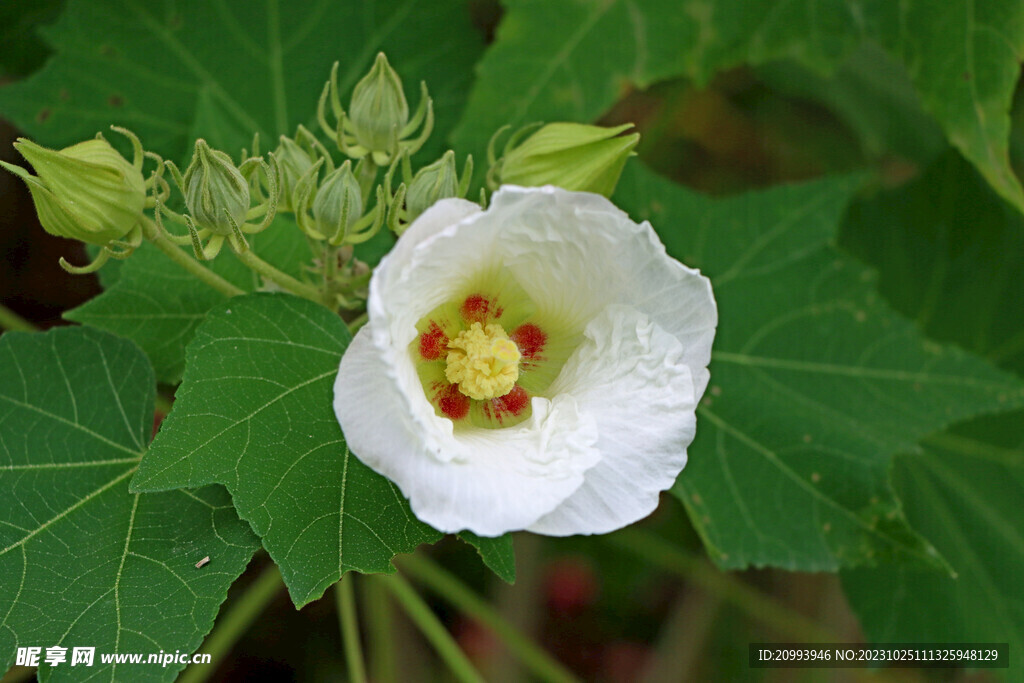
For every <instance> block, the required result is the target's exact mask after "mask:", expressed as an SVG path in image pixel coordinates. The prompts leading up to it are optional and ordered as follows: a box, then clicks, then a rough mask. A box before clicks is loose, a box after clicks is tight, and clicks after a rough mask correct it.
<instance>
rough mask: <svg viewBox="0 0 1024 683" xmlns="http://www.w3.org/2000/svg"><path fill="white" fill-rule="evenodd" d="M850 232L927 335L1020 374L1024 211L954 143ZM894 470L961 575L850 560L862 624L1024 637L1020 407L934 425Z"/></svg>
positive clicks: (911, 505) (926, 529)
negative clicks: (858, 566) (938, 429)
mask: <svg viewBox="0 0 1024 683" xmlns="http://www.w3.org/2000/svg"><path fill="white" fill-rule="evenodd" d="M842 237H843V239H842V244H843V245H844V246H846V247H847V248H849V249H851V250H852V251H854V252H855V253H857V254H858V255H860V256H861V257H862V258H864V259H865V260H866V261H868V262H870V263H871V264H872V265H875V266H876V267H878V268H879V271H880V275H881V276H880V281H879V289H880V291H881V292H882V294H883V295H884V296H885V297H886V298H887V299H888V300H889V301H890V302H892V304H893V306H895V307H896V308H897V309H899V310H900V311H902V312H903V313H905V314H907V315H909V316H913V317H914V318H915V319H916V321H917V323H918V325H919V326H921V327H922V328H923V329H924V330H926V331H927V332H928V333H929V334H930V335H932V336H934V337H937V338H940V339H947V340H950V341H954V342H956V343H958V344H960V345H961V346H964V347H965V348H968V349H971V350H972V351H975V352H977V353H979V354H981V355H984V356H986V357H988V358H989V359H990V360H992V361H993V362H997V363H1000V364H1001V365H1003V366H1004V367H1006V368H1010V369H1013V370H1015V371H1017V372H1018V373H1024V297H1022V290H1021V287H1020V281H1019V274H1020V272H1021V269H1022V268H1024V217H1021V215H1020V214H1019V213H1018V212H1017V211H1016V210H1014V209H1013V208H1012V207H1010V206H1008V205H1007V204H1005V203H1004V202H1002V201H1001V200H1000V199H999V198H998V197H997V196H996V195H995V193H993V192H992V191H991V189H990V188H989V187H988V186H987V185H986V184H985V182H984V181H983V179H982V178H980V177H979V175H978V173H977V172H976V171H975V170H974V169H973V168H972V167H971V166H970V165H969V164H968V163H967V162H965V161H964V160H962V159H961V158H959V157H958V156H957V155H948V156H947V157H946V158H943V159H940V160H939V161H938V162H936V163H935V164H933V165H932V166H931V167H929V168H928V169H927V171H926V172H925V173H924V174H923V175H922V176H921V177H920V178H918V179H916V180H915V181H913V182H911V183H908V184H907V185H906V186H904V187H902V188H899V189H896V190H890V191H886V192H880V193H878V194H877V195H876V196H874V197H871V198H869V199H865V200H862V201H858V202H856V203H855V204H854V205H853V206H852V207H851V209H850V211H849V213H848V216H847V221H846V224H845V225H844V229H843V234H842ZM893 480H894V482H895V487H896V490H897V493H898V494H899V496H900V498H901V499H902V500H903V504H904V508H905V509H906V514H907V517H908V519H909V520H910V522H911V523H912V524H913V525H914V527H915V528H916V529H918V530H920V531H921V533H922V534H923V535H924V536H925V537H927V538H928V539H930V540H931V541H932V542H933V543H934V544H935V546H936V547H937V548H938V549H939V551H940V552H942V553H943V554H944V555H945V556H946V557H947V558H949V561H950V564H951V565H952V568H953V570H955V572H956V574H957V578H951V577H950V576H948V575H944V574H939V573H925V572H920V571H915V570H913V569H909V568H891V567H881V568H878V569H872V570H867V569H865V570H857V571H851V572H844V574H843V586H844V588H845V590H846V593H847V596H848V598H849V600H850V603H851V605H852V606H853V607H854V609H855V610H856V611H857V612H858V613H859V614H860V616H861V621H862V624H863V626H864V630H865V632H866V633H867V635H868V636H869V637H870V638H871V639H872V640H877V641H898V640H904V641H917V642H923V641H929V640H931V641H935V642H956V641H974V642H981V641H986V640H988V641H995V642H1005V641H1009V642H1011V643H1020V642H1022V639H1024V592H1022V590H1021V588H1020V585H1019V584H1020V582H1019V581H1018V580H1016V579H1015V577H1018V576H1020V574H1021V573H1022V572H1024V554H1022V552H1021V548H1022V547H1024V543H1022V539H1024V519H1022V517H1021V515H1020V501H1021V499H1022V497H1024V414H1022V413H1020V412H1016V413H1009V414H1006V415H1001V416H997V417H995V418H986V419H980V420H976V421H974V422H971V423H969V424H965V425H961V426H957V427H955V428H954V429H951V430H949V431H947V432H942V433H939V434H936V435H932V436H929V437H927V438H926V440H925V441H924V449H923V451H922V452H921V453H919V454H915V455H907V456H902V457H899V458H897V459H896V462H895V467H894V470H893ZM1011 656H1012V657H1019V656H1020V653H1019V652H1018V651H1014V653H1013V654H1012V655H1011ZM1015 661H1016V660H1015ZM1014 673H1015V674H1016V675H1017V678H1016V680H1024V679H1022V678H1021V676H1020V674H1019V669H1018V670H1016V671H1014Z"/></svg>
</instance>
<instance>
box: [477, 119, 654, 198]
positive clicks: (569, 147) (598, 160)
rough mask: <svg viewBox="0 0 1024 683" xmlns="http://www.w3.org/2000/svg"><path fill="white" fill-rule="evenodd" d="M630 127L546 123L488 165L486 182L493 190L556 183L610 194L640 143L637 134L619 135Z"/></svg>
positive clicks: (625, 125) (631, 125)
mask: <svg viewBox="0 0 1024 683" xmlns="http://www.w3.org/2000/svg"><path fill="white" fill-rule="evenodd" d="M632 127H633V124H631V123H627V124H624V125H621V126H616V127H614V128H604V127H601V126H588V125H584V124H581V123H549V124H548V125H546V126H543V127H541V128H540V129H539V130H537V131H536V132H535V133H533V135H531V136H530V137H528V138H527V139H526V140H524V141H523V142H522V143H521V144H519V145H516V146H515V147H514V148H513V149H511V150H510V149H507V148H506V150H505V154H504V156H503V158H502V159H501V160H499V161H498V162H497V163H496V164H495V166H494V167H492V169H491V173H490V174H489V182H490V184H491V185H492V186H494V187H496V186H497V185H506V184H511V185H525V186H528V187H536V186H540V185H558V186H559V187H564V188H565V189H567V190H580V191H584V192H596V193H597V194H603V195H604V196H606V197H608V196H611V194H612V192H614V191H615V185H616V184H617V183H618V182H619V176H620V175H622V169H623V167H624V166H625V165H626V160H627V159H628V158H629V157H630V156H632V155H633V149H634V148H635V147H636V145H637V143H638V142H639V141H640V134H639V133H632V134H630V135H622V136H620V135H619V133H621V132H623V131H625V130H627V129H629V128H632ZM514 137H515V136H513V139H514Z"/></svg>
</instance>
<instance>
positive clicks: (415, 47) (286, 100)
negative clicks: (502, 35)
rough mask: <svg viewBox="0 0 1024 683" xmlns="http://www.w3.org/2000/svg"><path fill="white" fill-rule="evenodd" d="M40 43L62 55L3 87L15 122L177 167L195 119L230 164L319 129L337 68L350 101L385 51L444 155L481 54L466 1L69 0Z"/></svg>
mask: <svg viewBox="0 0 1024 683" xmlns="http://www.w3.org/2000/svg"><path fill="white" fill-rule="evenodd" d="M43 38H44V39H45V40H46V42H47V43H49V45H50V46H51V47H52V48H53V49H54V50H55V52H56V55H55V56H54V57H53V58H52V59H51V60H50V61H49V62H48V63H47V65H46V66H45V68H43V69H42V70H41V71H39V72H38V73H36V74H35V75H34V76H33V77H32V78H29V79H27V80H25V81H23V82H20V83H15V84H12V85H10V86H7V87H5V88H3V90H2V92H0V112H2V113H3V115H4V116H5V117H6V118H8V119H9V120H11V121H13V122H14V123H15V124H16V125H17V126H18V127H19V128H20V129H21V130H23V131H24V132H25V133H26V134H27V135H29V136H31V137H32V138H34V139H36V140H37V141H38V142H41V143H43V144H46V145H49V146H64V145H67V144H70V143H73V142H77V141H79V140H82V139H87V138H90V137H92V136H93V135H95V133H96V131H97V130H106V129H107V127H108V126H109V125H110V124H112V123H115V124H118V125H122V126H126V127H128V128H131V129H132V130H134V131H135V132H136V133H137V134H138V135H139V136H140V137H141V138H142V140H143V142H144V143H145V145H146V147H147V149H152V150H155V151H157V152H160V153H161V154H163V155H164V156H166V157H168V158H171V159H182V158H183V157H184V156H185V155H186V153H187V152H188V151H189V150H190V148H191V142H192V140H191V139H190V135H191V134H193V133H194V132H195V128H194V123H195V122H196V120H197V119H199V118H202V120H203V121H204V122H205V124H204V125H207V126H208V129H207V130H205V131H204V132H203V133H202V134H203V135H205V136H207V137H208V141H209V142H210V144H212V145H214V146H215V147H217V146H227V147H228V149H229V151H230V152H231V153H232V154H237V153H238V149H237V144H238V143H239V142H241V143H243V144H245V145H249V144H250V143H251V140H252V136H253V133H256V132H259V133H260V138H261V139H262V140H263V144H264V148H266V147H267V146H269V147H270V148H273V147H274V146H276V140H277V137H278V135H281V134H285V133H288V134H291V133H293V132H294V130H295V126H296V125H297V124H299V123H303V124H306V125H307V127H310V128H311V129H313V128H314V127H315V123H316V118H315V113H316V104H317V100H318V98H319V96H320V91H321V89H322V88H323V85H324V82H325V81H326V80H327V78H328V76H329V75H330V69H331V64H332V63H333V62H334V61H335V60H340V61H341V69H340V75H341V85H342V90H343V92H348V91H349V90H350V89H351V87H352V86H353V85H355V83H356V81H357V80H358V79H359V78H360V77H361V76H362V75H363V74H364V73H365V72H366V71H367V70H368V69H369V67H370V64H371V63H372V61H373V58H374V56H375V55H376V53H377V52H378V51H380V50H383V51H385V52H387V54H388V58H389V59H390V60H391V63H392V64H393V65H394V66H395V68H396V69H397V70H398V72H399V74H400V75H401V76H402V78H403V80H404V83H405V86H406V91H407V93H408V94H409V95H410V96H412V101H413V103H414V105H413V106H415V103H416V102H418V84H419V81H420V80H426V81H427V83H428V86H429V87H430V92H431V96H432V97H433V99H434V107H435V111H436V114H437V123H436V128H435V130H436V132H435V134H434V136H433V138H432V140H431V142H430V143H429V147H428V148H427V150H426V151H425V152H424V155H429V154H439V153H440V151H441V144H442V142H443V140H444V137H445V135H446V134H447V131H448V130H449V129H450V128H451V126H452V125H453V123H454V121H455V118H456V117H457V116H458V112H459V110H460V109H461V107H462V103H463V102H464V100H465V93H466V91H467V89H468V88H467V87H468V83H469V80H470V73H471V72H470V69H471V67H472V65H473V63H474V62H475V61H476V58H477V56H478V55H479V53H480V49H481V45H480V39H479V37H478V36H477V35H476V33H475V32H474V30H473V29H472V26H471V25H470V22H469V14H468V11H467V8H466V7H465V4H464V3H461V2H458V1H457V0H442V1H440V2H431V3H419V2H415V1H414V0H385V1H383V2H376V3H373V4H364V3H344V2H329V1H328V0H321V1H320V2H317V3H311V4H309V5H305V4H302V5H285V4H283V3H281V2H279V1H278V0H262V1H260V2H255V3H254V2H248V1H247V0H221V1H219V2H205V1H204V0H182V1H180V2H175V3H171V4H166V3H162V4H154V3H152V2H145V1H143V0H70V1H69V2H68V4H67V9H66V11H65V12H64V14H63V15H62V16H61V19H60V20H59V21H58V22H57V23H56V24H54V25H53V26H51V27H49V28H47V29H46V30H45V31H44V32H43ZM201 102H203V103H204V106H203V107H202V108H201V109H200V107H199V104H200V103H201Z"/></svg>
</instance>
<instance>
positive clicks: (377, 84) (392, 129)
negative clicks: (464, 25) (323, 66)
mask: <svg viewBox="0 0 1024 683" xmlns="http://www.w3.org/2000/svg"><path fill="white" fill-rule="evenodd" d="M420 91H421V95H420V103H419V106H418V107H417V109H416V112H415V113H414V114H413V115H412V117H411V118H410V116H409V104H408V101H407V100H406V98H405V93H404V91H403V89H402V80H401V78H399V76H398V73H396V72H395V70H394V69H393V68H391V65H390V64H389V63H388V60H387V57H385V56H384V53H383V52H381V53H379V54H378V55H377V59H376V60H375V61H374V63H373V66H372V67H371V68H370V71H369V73H367V74H366V75H365V76H364V77H363V78H362V79H361V80H360V81H359V82H358V83H357V84H356V86H355V88H354V89H353V91H352V101H351V103H350V107H349V111H348V112H347V113H346V112H345V110H344V109H343V108H342V106H341V101H340V98H339V96H338V63H337V62H335V64H334V67H333V68H332V69H331V77H330V80H328V81H327V83H326V84H325V85H324V90H323V93H322V94H321V96H320V102H319V105H318V107H317V119H318V121H319V122H320V127H321V128H322V129H323V130H324V132H325V133H326V134H327V135H329V136H331V137H332V138H333V139H334V140H335V142H336V143H337V145H338V149H339V150H341V151H342V152H343V153H344V154H345V155H347V156H349V157H351V158H353V159H360V158H362V157H365V156H369V157H370V158H371V159H373V161H374V163H375V164H377V165H378V166H386V165H388V164H390V163H391V162H392V161H393V160H394V159H395V158H396V157H397V156H398V155H399V154H401V153H402V152H408V153H409V154H414V153H416V152H417V151H418V150H419V149H420V148H421V147H422V146H423V143H424V142H426V140H427V138H428V137H429V136H430V133H431V131H432V130H433V128H434V107H433V103H432V101H431V99H430V96H429V94H428V93H427V86H426V84H425V83H421V84H420ZM328 102H329V103H330V105H331V111H332V112H333V114H334V118H335V119H336V120H337V123H336V124H335V125H334V126H331V125H330V124H329V123H328V122H327V115H326V109H327V104H328ZM421 126H422V128H421ZM417 130H420V132H419V135H418V136H417V137H415V138H412V136H413V134H414V133H416V131H417Z"/></svg>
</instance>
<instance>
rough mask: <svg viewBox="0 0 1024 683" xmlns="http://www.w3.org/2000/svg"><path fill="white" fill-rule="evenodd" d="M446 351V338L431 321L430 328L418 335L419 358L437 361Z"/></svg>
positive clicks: (442, 331)
mask: <svg viewBox="0 0 1024 683" xmlns="http://www.w3.org/2000/svg"><path fill="white" fill-rule="evenodd" d="M447 350H448V336H447V335H446V334H445V333H444V330H442V329H441V328H440V327H438V326H437V323H435V322H433V321H431V323H430V327H429V328H428V329H427V331H426V332H424V333H423V334H421V335H420V356H421V357H422V358H423V360H437V359H439V358H440V357H441V356H442V355H443V354H444V353H445V352H446V351H447Z"/></svg>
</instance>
